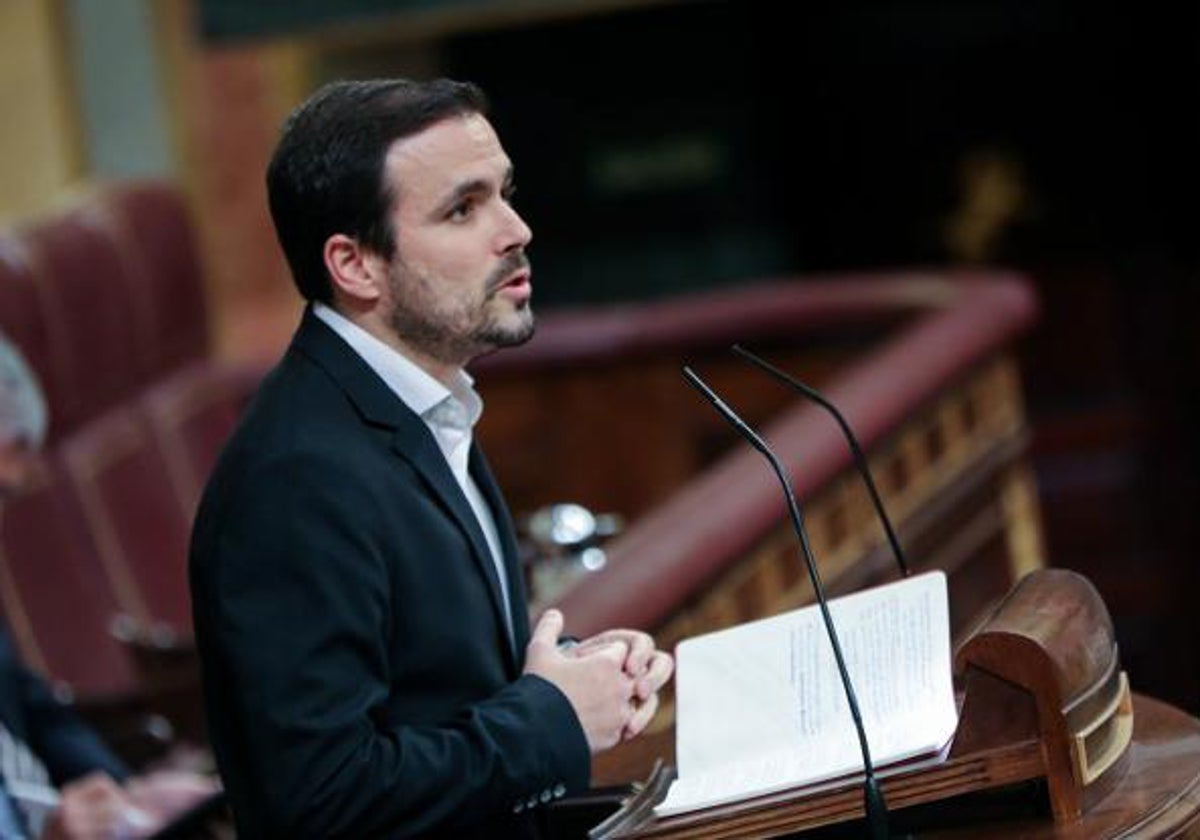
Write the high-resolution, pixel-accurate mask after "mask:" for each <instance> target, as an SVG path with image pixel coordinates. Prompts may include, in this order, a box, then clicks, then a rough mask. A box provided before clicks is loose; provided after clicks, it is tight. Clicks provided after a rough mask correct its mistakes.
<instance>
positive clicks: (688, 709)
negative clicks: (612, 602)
mask: <svg viewBox="0 0 1200 840" xmlns="http://www.w3.org/2000/svg"><path fill="white" fill-rule="evenodd" d="M830 611H831V613H832V615H833V620H834V625H835V628H836V629H837V631H838V636H839V639H840V640H841V644H842V650H843V653H844V654H845V657H846V664H847V669H848V671H849V673H850V678H851V681H852V682H853V684H854V688H855V691H856V693H857V695H858V701H859V707H860V709H861V711H862V716H863V724H864V727H865V728H866V730H867V740H868V743H869V745H870V747H871V755H872V760H873V762H875V763H876V764H883V763H887V762H893V761H898V760H902V759H904V758H908V757H911V756H914V755H921V754H923V753H926V752H931V751H935V750H937V749H939V748H940V747H942V746H943V745H944V744H945V743H946V742H947V741H948V740H949V739H950V737H951V736H952V735H953V734H954V729H955V726H956V725H957V715H956V711H955V706H954V690H953V684H952V681H951V666H950V632H949V611H948V603H947V595H946V578H945V575H944V574H943V573H941V572H930V573H928V574H923V575H919V576H916V577H913V578H908V579H906V580H902V581H898V582H896V583H892V584H887V585H885V586H881V587H877V588H875V589H870V590H866V591H863V592H858V593H855V594H853V595H849V596H846V597H844V598H839V599H834V600H833V601H831V602H830ZM676 656H677V662H678V668H677V676H676V697H677V713H676V762H677V770H678V774H679V779H678V780H677V781H676V782H675V784H674V785H672V788H671V791H670V793H669V794H668V796H667V799H666V801H664V802H663V803H662V804H661V805H660V806H659V807H658V808H657V809H656V812H658V813H659V814H660V815H666V814H668V813H674V812H678V811H683V810H690V809H693V808H698V807H706V806H709V805H714V804H718V803H720V802H729V801H734V800H737V799H741V798H744V797H747V796H751V795H758V794H762V793H768V792H772V791H776V790H783V789H785V788H789V787H794V786H797V785H801V784H808V783H811V782H816V781H821V780H825V779H831V778H835V777H837V776H842V775H847V774H850V773H854V772H856V771H860V770H861V769H862V757H861V752H860V750H859V745H858V738H857V734H856V732H855V729H854V723H853V720H852V718H851V716H850V710H849V705H848V704H847V702H846V698H845V694H844V691H843V689H842V685H841V680H840V679H839V677H838V673H837V666H836V664H835V661H834V657H833V651H832V648H831V646H830V644H829V641H828V639H827V638H826V635H825V629H824V623H823V621H822V620H821V614H820V612H819V610H818V608H817V607H816V606H812V607H806V608H804V609H801V610H796V611H793V612H790V613H785V614H783V615H779V616H774V617H772V618H768V619H763V620H761V621H755V622H750V623H748V624H743V625H740V626H738V627H734V628H730V629H728V630H723V631H720V632H717V633H710V634H707V635H704V636H697V637H695V638H693V639H689V640H686V641H684V642H682V643H681V644H680V645H679V646H678V648H677V649H676Z"/></svg>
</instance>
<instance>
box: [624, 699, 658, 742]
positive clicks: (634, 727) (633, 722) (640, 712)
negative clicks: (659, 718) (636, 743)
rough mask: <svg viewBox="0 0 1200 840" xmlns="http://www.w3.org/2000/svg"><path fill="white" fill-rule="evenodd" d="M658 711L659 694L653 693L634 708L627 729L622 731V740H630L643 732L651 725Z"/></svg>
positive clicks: (626, 724) (627, 722)
mask: <svg viewBox="0 0 1200 840" xmlns="http://www.w3.org/2000/svg"><path fill="white" fill-rule="evenodd" d="M656 711H658V695H657V694H651V695H650V696H649V697H648V698H647V699H646V700H645V702H643V703H642V704H641V705H640V706H638V707H636V708H635V709H634V712H633V715H632V716H631V717H630V718H629V720H628V721H626V723H625V731H624V732H622V733H621V740H623V741H625V740H629V739H630V738H636V737H637V736H638V735H640V734H642V730H643V729H645V728H646V726H647V725H649V723H650V720H651V718H653V717H654V713H655V712H656Z"/></svg>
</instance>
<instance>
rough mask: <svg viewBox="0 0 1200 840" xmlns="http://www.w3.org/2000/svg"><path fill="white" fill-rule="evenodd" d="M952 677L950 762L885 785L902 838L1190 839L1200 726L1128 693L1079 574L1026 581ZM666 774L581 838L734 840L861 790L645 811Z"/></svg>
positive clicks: (1198, 818) (1199, 787)
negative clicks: (1007, 799) (984, 799)
mask: <svg viewBox="0 0 1200 840" xmlns="http://www.w3.org/2000/svg"><path fill="white" fill-rule="evenodd" d="M954 667H955V676H956V678H957V684H958V686H959V688H960V718H959V725H958V730H957V733H956V735H955V738H954V741H953V745H952V747H951V750H950V753H949V756H948V758H947V759H946V760H945V761H944V762H943V763H941V764H938V765H936V766H933V767H927V768H924V769H920V770H913V771H909V772H902V773H897V774H895V775H890V776H887V777H885V778H883V779H882V785H883V790H884V794H885V796H886V798H887V802H888V806H889V808H890V809H891V811H892V814H893V818H894V820H895V821H896V822H902V823H904V824H905V825H906V828H905V829H904V830H905V831H906V832H907V831H914V830H919V831H920V832H921V836H954V835H955V834H956V833H959V832H966V831H969V833H970V834H971V835H972V836H975V837H977V836H985V837H986V836H1004V837H1011V836H1014V835H1016V836H1022V837H1078V838H1100V837H1127V836H1138V837H1158V836H1169V837H1192V836H1200V722H1197V721H1196V720H1195V719H1193V718H1191V717H1189V716H1187V715H1184V714H1183V713H1182V712H1179V711H1177V710H1175V709H1172V708H1171V707H1168V706H1166V705H1164V704H1162V703H1158V702H1156V701H1153V700H1150V699H1148V698H1142V697H1138V696H1136V695H1133V694H1131V693H1130V690H1129V683H1128V680H1127V679H1126V676H1125V672H1124V671H1122V670H1121V667H1120V662H1119V659H1118V656H1117V646H1116V643H1115V641H1114V638H1113V629H1112V623H1111V620H1110V618H1109V616H1108V612H1107V610H1106V609H1105V607H1104V604H1103V602H1102V601H1101V600H1100V598H1099V596H1098V595H1097V593H1096V591H1095V589H1094V588H1093V587H1092V586H1091V584H1090V583H1089V582H1088V581H1087V580H1086V579H1084V578H1083V577H1081V576H1080V575H1078V574H1075V573H1074V572H1069V571H1065V570H1061V569H1042V570H1039V571H1036V572H1033V573H1031V574H1029V575H1028V576H1026V577H1025V578H1024V579H1022V580H1021V581H1020V582H1019V583H1018V584H1017V585H1016V586H1015V587H1014V588H1013V590H1012V591H1011V592H1010V593H1009V595H1008V597H1007V598H1006V599H1005V600H1004V601H1003V602H1002V603H1001V604H1000V606H999V607H998V608H997V609H996V610H995V612H994V613H993V614H992V615H991V617H990V618H989V619H988V620H987V621H985V622H984V623H983V624H982V626H981V627H980V628H979V630H978V631H977V632H976V633H974V634H973V635H972V636H971V637H970V638H969V639H968V640H967V641H966V642H965V643H964V644H962V645H961V646H960V648H959V649H958V652H957V654H956V656H955V663H954ZM672 777H673V771H672V770H670V769H669V768H665V767H664V766H662V765H660V766H659V767H658V768H657V769H656V771H655V773H654V774H652V776H651V778H650V779H649V780H648V781H647V782H646V784H645V785H644V786H642V787H641V788H640V790H639V791H638V792H637V794H636V795H634V796H632V797H631V798H630V799H628V800H627V801H626V802H625V803H624V804H623V806H622V807H621V808H620V810H618V811H617V812H616V813H614V814H613V815H612V816H611V817H609V818H608V819H607V820H605V821H604V822H603V823H601V824H600V825H598V826H597V827H596V828H595V829H593V831H592V832H591V835H590V836H591V837H592V838H594V840H633V838H639V839H640V838H682V837H688V838H697V837H698V838H737V840H743V839H744V838H757V837H779V836H785V835H792V834H795V833H797V832H805V831H808V830H810V829H820V828H821V827H822V826H826V827H828V826H836V825H838V824H846V823H852V822H853V821H855V820H858V819H859V818H860V817H861V816H862V787H861V784H860V783H859V781H858V780H850V781H847V782H846V784H845V785H843V786H840V787H837V788H835V789H827V788H823V789H822V790H821V791H820V792H818V793H815V794H806V793H805V792H804V791H803V790H798V791H790V792H789V791H784V792H780V793H776V794H771V795H767V796H762V797H757V798H754V799H750V800H745V801H742V802H738V803H734V804H730V805H724V806H720V807H713V808H708V809H704V810H701V811H696V812H692V813H686V814H677V815H675V816H671V817H665V818H661V819H660V818H657V817H655V816H654V813H653V806H654V804H655V803H657V802H658V801H661V799H662V797H663V796H664V795H665V793H666V788H667V786H668V784H669V783H670V781H671V779H672ZM1014 790H1016V791H1018V792H1023V793H1024V794H1025V795H1024V796H1023V797H1018V798H1017V799H1015V800H1014V805H1013V808H1012V811H1011V812H1010V813H1008V814H1005V813H1004V810H1003V807H999V809H998V807H997V805H996V803H997V802H1002V801H1003V799H1001V798H993V799H991V800H988V802H989V804H988V806H987V809H986V816H984V811H983V810H980V811H979V815H974V814H973V813H972V808H973V807H975V806H974V805H973V802H978V801H980V800H979V799H978V797H979V796H980V795H981V794H1003V793H1004V792H1005V791H1009V792H1011V791H1014ZM1030 791H1035V792H1036V795H1035V796H1034V797H1033V798H1032V799H1031V797H1030V796H1029V792H1030ZM973 796H974V797H976V799H975V800H972V798H971V797H973ZM1034 800H1036V801H1034ZM1047 800H1048V801H1047ZM1039 805H1040V812H1041V813H1039ZM948 817H949V818H950V820H951V822H952V823H953V824H952V825H949V826H947V825H946V821H947V818H948ZM914 823H915V824H914ZM939 824H940V825H939ZM931 828H932V831H931V830H930V829H931ZM943 831H944V832H947V833H946V834H944V835H943V834H942V832H943ZM814 836H826V835H814ZM836 836H854V835H853V834H852V833H851V834H839V835H836Z"/></svg>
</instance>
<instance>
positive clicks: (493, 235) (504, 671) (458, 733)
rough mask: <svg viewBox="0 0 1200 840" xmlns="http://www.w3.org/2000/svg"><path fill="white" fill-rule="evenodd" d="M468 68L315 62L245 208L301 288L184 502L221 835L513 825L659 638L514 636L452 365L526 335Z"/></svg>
mask: <svg viewBox="0 0 1200 840" xmlns="http://www.w3.org/2000/svg"><path fill="white" fill-rule="evenodd" d="M485 112H486V105H485V100H484V95H483V93H482V92H481V91H480V90H479V89H478V88H477V87H475V86H474V85H471V84H465V83H458V82H452V81H449V80H444V79H442V80H435V81H432V82H414V81H408V80H373V81H362V82H338V83H334V84H331V85H327V86H326V87H324V88H322V89H321V90H319V91H318V92H317V93H316V94H314V95H313V96H312V97H311V98H310V99H309V100H308V101H307V102H305V103H303V104H302V105H301V106H300V107H299V108H298V109H297V110H296V111H295V112H294V113H293V114H292V115H291V117H290V118H289V119H288V121H287V123H286V124H285V126H284V129H283V132H282V135H281V138H280V140H279V143H278V145H277V147H276V150H275V153H274V155H273V157H272V160H271V163H270V165H269V167H268V171H267V188H268V196H269V200H270V207H271V214H272V218H273V221H274V223H275V228H276V233H277V235H278V238H279V241H280V245H281V247H282V250H283V252H284V254H285V256H286V257H287V260H288V263H289V267H290V268H291V272H292V276H293V279H294V281H295V283H296V286H297V288H298V289H299V291H300V293H301V295H302V296H303V297H304V298H305V299H306V301H307V304H308V305H307V307H306V310H305V312H304V315H303V317H302V320H301V323H300V325H299V327H298V329H297V332H296V335H295V336H294V338H293V340H292V343H291V346H290V347H289V348H288V350H287V352H286V353H285V355H284V357H283V359H282V360H281V362H280V363H279V365H278V367H276V369H275V370H274V371H273V372H272V373H271V374H270V375H269V376H268V377H267V378H266V380H265V381H264V383H263V385H262V386H261V388H260V390H259V393H258V394H257V396H256V397H255V399H254V401H253V402H252V403H251V405H250V406H249V408H248V409H247V412H246V413H245V415H244V416H243V418H242V421H241V423H240V425H239V428H238V429H237V431H236V432H235V433H234V435H233V437H232V439H231V441H230V442H229V443H228V445H227V446H226V448H225V450H224V451H223V453H222V455H221V457H220V458H219V459H218V463H217V466H216V469H215V471H214V474H213V476H212V478H211V479H210V481H209V483H208V486H207V487H206V490H205V494H204V497H203V500H202V502H201V506H200V511H199V514H198V516H197V520H196V524H195V528H194V531H193V540H192V557H191V576H192V597H193V606H194V618H195V627H196V635H197V641H198V645H199V649H200V653H201V660H202V665H203V675H204V684H205V691H206V698H207V710H208V713H209V730H210V735H211V739H212V743H213V747H214V751H215V753H216V757H217V762H218V766H219V767H220V769H221V773H222V777H223V779H224V782H225V785H226V789H227V790H228V792H229V797H230V803H231V805H232V808H233V811H234V815H235V818H236V821H237V825H238V830H239V833H240V834H242V835H244V836H249V837H256V838H267V837H288V838H299V837H355V838H358V837H377V836H387V837H415V836H423V837H432V836H438V837H455V838H474V837H490V838H494V837H538V836H542V831H543V827H542V825H541V823H542V820H543V819H544V808H543V806H545V805H547V804H548V803H550V802H553V801H554V800H556V799H559V798H562V797H563V796H565V795H567V794H575V793H580V792H582V791H584V790H585V789H586V788H587V786H588V783H589V771H590V758H591V755H592V754H593V753H596V752H599V751H601V750H604V749H607V748H609V747H612V746H613V745H615V744H617V743H618V742H620V741H621V740H624V739H629V738H633V737H636V736H637V735H638V734H639V733H640V732H641V731H642V730H643V729H644V728H645V726H646V724H647V723H648V722H649V720H650V718H651V716H652V715H653V714H654V711H655V709H656V708H657V703H658V691H659V689H660V688H661V687H662V686H663V684H664V683H665V682H666V680H667V679H668V678H669V677H670V675H671V671H672V668H673V663H672V660H671V657H670V656H669V655H668V654H666V653H664V652H661V651H658V650H656V649H655V647H654V642H653V640H652V639H651V638H650V636H649V635H647V634H645V633H641V632H635V631H630V630H614V631H610V632H608V633H603V634H600V635H598V636H596V637H593V638H591V639H586V640H583V641H582V642H581V643H578V644H576V645H574V646H567V645H563V644H560V641H561V639H560V635H561V632H562V629H563V621H564V619H563V616H562V615H561V614H560V613H558V612H557V611H554V610H550V611H547V612H546V613H545V614H544V615H542V616H541V618H540V619H539V621H538V623H537V626H536V627H534V628H533V630H532V632H531V631H530V628H529V618H528V608H527V605H526V596H525V593H524V591H523V582H522V577H521V574H520V571H519V567H518V564H517V555H516V544H515V540H514V537H513V527H512V522H511V519H510V517H509V513H508V510H507V507H506V506H505V504H504V501H503V498H502V496H501V494H500V490H499V488H498V487H497V486H496V483H495V481H494V479H493V478H492V475H491V472H490V470H489V469H488V466H487V464H486V461H485V460H484V457H483V454H482V452H481V451H480V449H479V447H478V446H476V445H474V444H473V442H472V427H473V426H474V424H475V422H476V421H477V420H478V419H479V416H480V413H481V411H482V403H481V400H480V398H479V396H478V395H477V394H476V392H475V390H474V388H473V387H472V379H471V377H470V376H468V375H467V373H466V372H465V370H464V367H465V366H466V365H467V363H468V362H470V361H471V360H472V359H474V358H475V357H477V356H480V355H482V354H484V353H488V352H491V351H492V350H495V349H497V348H501V347H507V346H511V345H515V344H520V343H522V342H524V341H526V340H527V339H529V338H530V337H531V336H532V334H533V329H534V323H533V313H532V310H531V308H530V296H531V292H532V287H531V272H530V267H529V261H528V258H527V256H526V247H527V246H528V245H529V242H530V239H531V232H530V230H529V228H528V227H527V226H526V224H525V222H524V221H523V220H522V219H521V217H520V216H519V215H518V213H517V211H516V210H515V209H514V207H513V204H512V201H511V199H512V194H513V189H514V179H513V168H512V164H511V162H510V161H509V159H508V156H507V155H506V154H505V152H504V149H503V148H502V147H501V145H500V141H499V138H498V137H497V135H496V133H495V131H494V129H493V128H492V125H491V123H490V122H489V121H488V119H487V118H486V116H485Z"/></svg>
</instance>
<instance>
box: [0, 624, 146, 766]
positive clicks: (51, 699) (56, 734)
mask: <svg viewBox="0 0 1200 840" xmlns="http://www.w3.org/2000/svg"><path fill="white" fill-rule="evenodd" d="M0 722H3V724H4V726H5V727H6V728H7V729H8V731H9V732H11V733H12V734H13V735H14V736H15V737H17V738H18V739H20V740H21V741H24V742H25V744H26V745H27V746H28V747H29V748H30V750H31V751H32V752H33V754H34V755H36V756H37V757H38V758H39V759H40V760H41V761H42V763H43V764H45V765H46V770H47V771H48V772H49V773H50V778H51V780H52V781H53V782H54V784H55V785H59V786H60V785H63V784H66V783H67V782H70V781H73V780H74V779H76V778H79V777H80V776H84V775H87V774H88V773H91V772H93V771H96V770H101V771H104V772H105V773H108V774H109V775H110V776H112V777H113V778H115V779H117V780H118V781H124V779H125V778H126V776H127V775H128V770H127V769H126V768H125V765H124V764H123V763H122V762H121V760H120V759H118V758H117V757H116V756H115V755H113V754H112V752H110V751H109V749H108V748H107V747H105V746H104V744H102V743H101V742H100V739H99V738H98V737H97V736H96V733H95V732H94V731H93V730H92V729H91V728H90V727H88V726H87V725H86V724H85V723H84V722H83V721H81V720H80V719H79V717H78V716H77V715H76V714H75V712H74V711H73V710H72V709H71V708H70V707H69V706H66V705H64V704H63V703H61V702H60V701H59V700H58V698H57V697H55V696H54V694H53V692H52V691H51V690H50V686H48V685H47V684H46V681H45V680H43V679H42V678H41V677H39V676H38V675H37V674H35V673H33V672H32V671H30V670H29V668H27V667H26V666H25V664H24V663H23V662H22V661H21V659H20V658H19V657H18V656H17V652H16V650H15V649H14V648H13V645H12V642H11V641H10V640H9V637H8V634H7V633H5V632H3V631H2V630H0Z"/></svg>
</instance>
